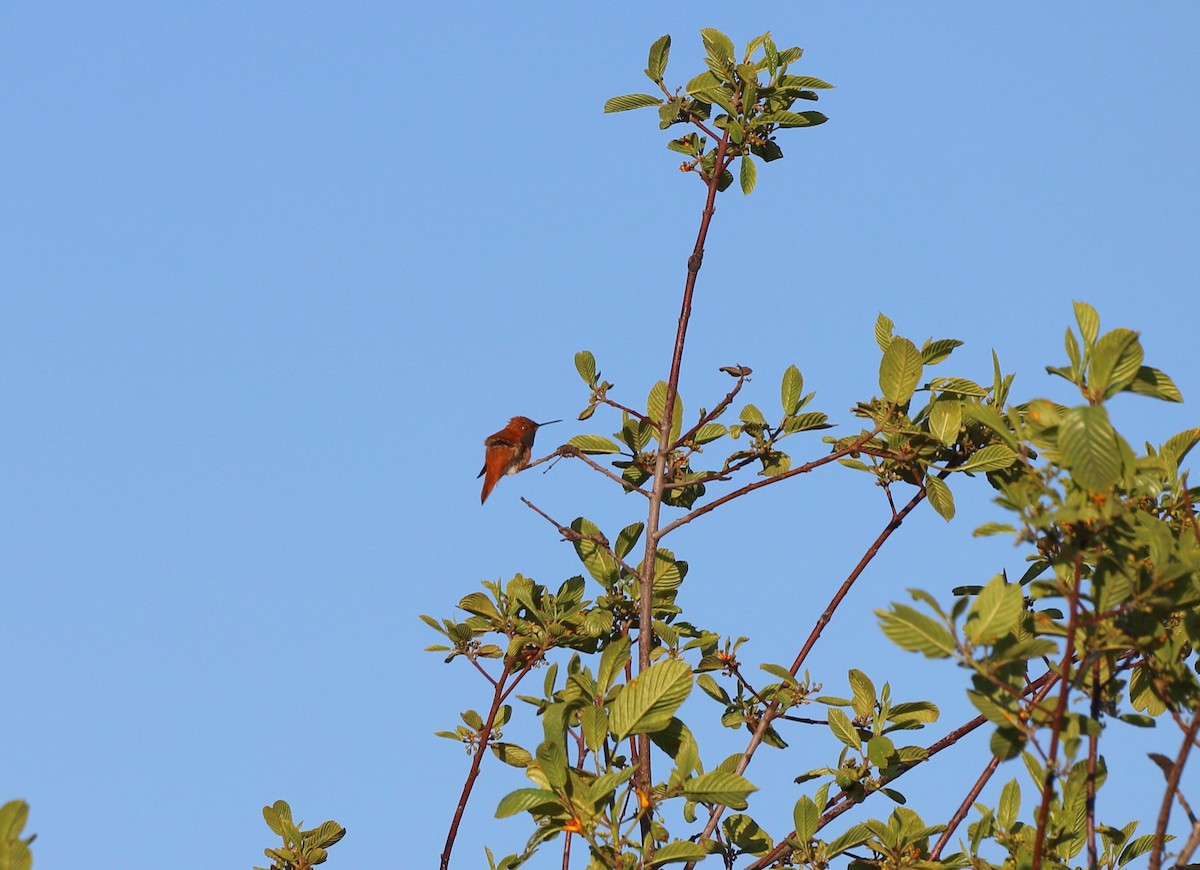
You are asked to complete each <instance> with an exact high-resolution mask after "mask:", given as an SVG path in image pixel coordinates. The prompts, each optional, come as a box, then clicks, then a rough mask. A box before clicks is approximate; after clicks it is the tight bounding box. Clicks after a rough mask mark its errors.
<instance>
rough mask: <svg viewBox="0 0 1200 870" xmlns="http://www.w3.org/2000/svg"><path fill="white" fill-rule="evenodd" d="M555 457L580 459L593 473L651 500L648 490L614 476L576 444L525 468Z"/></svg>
mask: <svg viewBox="0 0 1200 870" xmlns="http://www.w3.org/2000/svg"><path fill="white" fill-rule="evenodd" d="M555 456H567V457H570V458H571V459H578V460H579V461H580V462H582V463H583V464H584V465H586V466H588V467H589V468H591V469H592V470H593V471H598V472H600V473H601V474H603V475H604V476H605V477H607V478H608V479H609V480H612V481H615V482H617V483H619V484H621V486H623V487H624V488H625V489H627V490H629V491H630V492H636V493H637V494H638V495H642V496H645V497H646V498H650V493H648V492H646V490H644V489H642V488H641V487H638V486H634V485H633V484H632V483H630V482H629V481H628V480H626V479H625V478H623V477H620V476H619V475H616V474H613V473H612V472H611V471H609V470H608V469H607V468H605V467H604V466H603V465H601V464H600V463H599V462H596V461H595V460H594V459H592V457H590V456H588V455H587V454H586V453H584V452H583V451H582V450H580V449H579V448H578V447H576V446H575V445H574V444H564V445H563V446H562V447H559V448H558V449H557V450H555V451H554V452H553V453H551V454H550V455H549V456H543V457H542V458H541V459H539V460H537V461H536V462H531V463H529V465H527V466H525V467H526V468H532V467H533V466H535V465H538V464H539V463H542V462H545V461H546V460H548V459H552V458H554V457H555Z"/></svg>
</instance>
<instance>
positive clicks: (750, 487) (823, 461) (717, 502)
mask: <svg viewBox="0 0 1200 870" xmlns="http://www.w3.org/2000/svg"><path fill="white" fill-rule="evenodd" d="M877 434H879V430H878V429H876V430H874V431H871V432H869V433H864V434H862V435H861V436H859V437H858V438H856V439H855V440H854V441H853V442H852V443H851V444H850V445H848V446H847V447H843V448H842V449H841V450H835V451H834V452H833V453H830V454H829V455H828V456H822V457H821V458H820V459H814V460H813V461H812V462H806V463H804V464H803V465H799V466H797V467H795V468H793V469H791V470H790V471H787V472H785V473H784V474H780V475H778V476H776V477H768V478H767V479H766V480H759V481H756V482H754V483H749V484H746V485H745V486H743V487H742V488H741V489H735V490H734V491H733V492H730V493H726V494H725V495H723V496H721V497H720V498H718V499H714V500H713V501H710V502H709V503H708V504H706V505H704V507H699V508H696V509H695V510H694V511H692V512H691V513H687V514H684V515H683V516H681V517H680V518H679V519H677V520H675V521H674V522H671V523H667V525H665V526H663V527H662V528H661V529H660V530H658V533H657V537H658V539H659V540H661V539H662V538H664V537H666V536H667V535H669V534H670V533H671V532H673V531H675V530H676V529H677V528H679V527H680V526H682V525H684V524H685V523H690V522H691V521H692V520H694V519H696V518H697V517H702V516H704V515H705V514H706V513H708V512H709V511H711V510H715V509H716V508H719V507H720V506H721V505H723V504H725V503H726V502H729V501H733V500H734V499H735V498H741V497H742V496H743V495H746V493H749V492H753V491H754V490H756V489H761V488H762V487H764V486H770V485H771V484H772V483H779V481H781V480H787V479H788V478H789V477H795V476H796V475H797V474H807V473H808V472H810V471H813V470H814V469H817V468H820V467H821V466H822V465H828V464H829V463H830V462H833V461H835V460H837V459H841V458H842V457H843V456H849V455H850V454H851V453H857V452H858V450H859V448H860V447H861V446H862V445H863V444H864V443H866V442H867V441H869V440H871V439H872V438H874V437H875V436H876V435H877Z"/></svg>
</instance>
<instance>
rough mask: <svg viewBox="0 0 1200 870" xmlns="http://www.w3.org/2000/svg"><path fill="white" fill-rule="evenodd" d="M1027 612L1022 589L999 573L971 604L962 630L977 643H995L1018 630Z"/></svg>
mask: <svg viewBox="0 0 1200 870" xmlns="http://www.w3.org/2000/svg"><path fill="white" fill-rule="evenodd" d="M1024 610H1025V599H1024V594H1023V593H1022V591H1021V587H1020V586H1018V585H1016V584H1015V583H1013V584H1009V583H1006V582H1005V580H1004V575H1003V574H997V575H996V576H995V577H993V578H992V579H991V581H990V582H989V583H988V584H987V585H986V586H984V587H983V591H982V592H980V593H979V596H978V597H977V598H976V599H975V601H974V603H973V604H972V605H971V610H970V612H969V613H968V614H967V622H966V624H965V625H964V626H963V631H964V632H965V633H966V635H967V637H969V638H970V639H971V640H972V641H973V642H974V643H977V644H979V643H995V642H996V641H997V640H999V639H1000V638H1001V637H1003V636H1004V635H1006V634H1008V633H1009V632H1011V631H1013V630H1014V629H1016V627H1017V623H1018V622H1019V621H1020V619H1021V614H1022V613H1023V612H1024Z"/></svg>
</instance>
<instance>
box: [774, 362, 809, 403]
mask: <svg viewBox="0 0 1200 870" xmlns="http://www.w3.org/2000/svg"><path fill="white" fill-rule="evenodd" d="M803 392H804V376H803V375H801V374H800V369H798V368H796V367H795V366H794V365H791V366H788V367H787V368H786V369H785V370H784V372H783V383H782V384H780V386H779V396H780V399H782V401H783V413H784V414H785V415H787V416H791V415H793V414H795V413H796V412H797V411H799V410H800V395H801V393H803Z"/></svg>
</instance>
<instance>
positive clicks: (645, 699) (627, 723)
mask: <svg viewBox="0 0 1200 870" xmlns="http://www.w3.org/2000/svg"><path fill="white" fill-rule="evenodd" d="M691 691H692V669H691V667H690V666H689V665H688V664H687V662H684V661H680V660H678V659H668V660H666V661H661V662H658V663H656V664H653V665H651V666H650V667H648V668H647V669H646V670H644V671H642V673H640V674H639V675H638V676H637V677H635V678H634V679H633V680H631V681H630V682H629V684H628V685H626V686H625V687H624V688H623V689H622V690H621V693H620V694H619V695H617V698H616V700H615V701H613V703H612V710H611V713H610V715H609V725H610V728H611V730H612V733H613V736H614V737H615V738H616V739H617V740H624V739H625V738H626V737H628V736H629V735H631V734H648V733H650V732H652V731H658V730H659V729H661V728H665V727H666V726H667V725H668V724H669V723H670V722H671V718H672V717H673V716H674V715H675V711H676V710H678V709H679V705H680V704H682V703H683V702H684V699H685V698H687V696H688V694H689V693H690V692H691Z"/></svg>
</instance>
